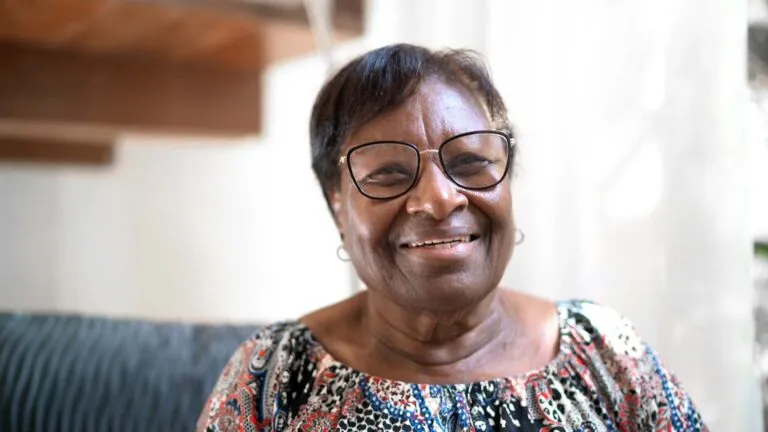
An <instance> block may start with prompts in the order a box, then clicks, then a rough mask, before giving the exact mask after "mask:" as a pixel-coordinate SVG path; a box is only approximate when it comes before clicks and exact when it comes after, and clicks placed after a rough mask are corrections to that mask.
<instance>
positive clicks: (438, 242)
mask: <svg viewBox="0 0 768 432" xmlns="http://www.w3.org/2000/svg"><path fill="white" fill-rule="evenodd" d="M475 239H477V236H476V235H471V234H470V235H465V236H457V237H451V238H443V239H430V240H424V241H416V242H411V243H406V244H405V245H403V246H404V247H406V248H409V249H413V248H431V249H449V248H452V247H454V246H456V245H459V244H462V243H470V242H472V241H474V240H475Z"/></svg>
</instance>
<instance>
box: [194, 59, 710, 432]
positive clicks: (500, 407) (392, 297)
mask: <svg viewBox="0 0 768 432" xmlns="http://www.w3.org/2000/svg"><path fill="white" fill-rule="evenodd" d="M310 135H311V144H312V154H313V168H314V170H315V173H316V174H317V177H318V179H319V181H320V184H321V186H322V188H323V192H324V193H325V197H326V199H327V202H328V205H329V209H330V210H331V212H332V214H333V217H334V220H335V222H336V226H337V228H338V231H339V234H340V236H341V239H342V243H343V247H344V248H345V249H346V250H347V252H348V254H349V257H350V260H351V262H352V264H353V265H354V267H355V270H356V271H357V273H358V275H359V276H360V278H361V280H362V281H363V282H364V283H365V285H366V286H367V288H368V289H367V290H366V291H364V292H362V293H360V294H358V295H356V296H354V297H352V298H350V299H348V300H346V301H344V302H341V303H339V304H336V305H333V306H330V307H328V308H325V309H322V310H319V311H316V312H314V313H312V314H310V315H308V316H305V317H303V318H301V319H300V320H298V321H288V322H281V323H277V324H273V325H271V326H268V327H266V328H265V329H263V330H262V331H260V332H259V333H258V334H256V335H254V337H253V338H251V339H250V340H248V341H246V342H245V343H244V344H243V345H242V346H241V347H240V349H239V350H238V351H237V352H236V353H235V354H234V356H233V357H232V359H231V361H230V362H229V364H228V365H227V367H226V369H225V370H224V372H223V373H222V376H221V378H220V380H219V383H218V384H217V385H216V388H215V389H214V390H213V393H212V394H211V397H210V399H209V402H208V404H207V405H206V407H205V408H204V410H203V413H202V415H201V417H200V420H199V423H198V429H199V430H201V431H230V430H232V431H234V430H313V431H330V430H360V431H380V430H402V431H410V430H414V431H415V430H424V431H427V430H428V431H435V430H440V431H454V430H456V431H458V430H461V431H475V430H501V431H536V432H541V431H577V430H579V431H613V430H628V431H670V430H675V431H701V430H706V427H705V426H704V425H703V424H702V422H701V419H700V416H699V414H698V412H697V411H696V410H695V408H694V405H693V403H692V402H691V400H690V398H689V397H688V396H687V394H686V393H685V392H684V391H683V390H682V388H681V387H680V385H679V383H678V381H677V380H676V378H675V377H674V376H673V375H672V374H671V373H670V372H668V371H667V370H665V369H664V368H663V366H662V364H661V362H660V360H659V359H658V357H657V355H656V354H655V353H654V351H653V350H652V349H651V348H650V347H649V346H647V345H646V344H645V343H644V342H643V341H642V340H641V339H640V338H639V337H638V336H637V335H636V334H635V332H634V331H633V329H632V326H631V324H630V323H629V322H628V321H627V320H626V319H623V318H622V317H621V316H620V315H618V314H616V313H615V312H613V311H611V310H609V309H607V308H604V307H601V306H597V305H595V304H592V303H588V302H582V301H564V302H560V303H552V302H549V301H547V300H544V299H541V298H537V297H533V296H529V295H525V294H522V293H520V292H518V291H514V290H510V289H505V288H502V287H500V286H499V281H500V280H501V277H502V274H503V272H504V270H505V269H506V266H507V264H508V263H509V260H510V259H511V257H512V254H513V251H514V248H515V245H516V243H519V241H518V242H516V241H515V238H516V237H519V238H520V239H522V237H521V236H520V234H521V233H520V232H519V231H518V230H517V229H516V227H515V223H514V218H513V211H512V191H511V185H510V178H511V171H512V168H513V167H514V161H515V150H516V141H515V138H514V135H513V133H512V129H511V127H510V125H509V121H508V120H507V117H506V108H505V105H504V102H503V101H502V99H501V97H500V96H499V93H498V92H497V91H496V89H495V87H494V86H493V83H492V81H491V79H490V77H489V75H488V73H487V71H486V69H485V67H484V65H483V63H482V61H481V60H480V59H479V58H478V57H477V56H476V55H475V54H473V53H472V52H468V51H441V52H433V51H429V50H427V49H425V48H420V47H416V46H411V45H394V46H389V47H384V48H381V49H378V50H374V51H371V52H369V53H367V54H365V55H363V56H361V57H359V58H357V59H356V60H353V61H352V62H350V63H349V64H348V65H346V66H345V67H344V68H343V69H341V70H340V71H339V72H338V73H337V74H336V75H335V76H334V77H333V78H332V79H331V80H330V81H329V82H328V83H326V85H325V86H324V87H323V89H322V90H321V92H320V94H319V95H318V97H317V100H316V103H315V107H314V110H313V113H312V120H311V125H310ZM518 233H519V234H518ZM534 288H535V287H534Z"/></svg>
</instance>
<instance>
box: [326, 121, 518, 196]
mask: <svg viewBox="0 0 768 432" xmlns="http://www.w3.org/2000/svg"><path fill="white" fill-rule="evenodd" d="M478 134H493V135H498V136H500V137H502V138H504V140H505V141H506V142H507V163H506V165H505V166H504V173H503V174H502V175H501V177H499V180H498V181H497V182H496V183H494V184H492V185H489V186H483V187H477V188H475V187H467V186H463V185H461V184H459V182H457V181H456V180H455V179H454V178H453V177H452V176H451V175H450V174H448V171H447V170H446V169H445V161H444V160H443V148H444V147H445V146H446V145H447V144H448V143H450V142H451V141H454V140H457V139H459V138H462V137H465V136H469V135H478ZM387 143H389V144H400V145H404V146H406V147H409V148H411V149H413V151H414V152H416V156H417V157H416V175H415V176H414V177H413V181H412V182H411V184H410V185H408V187H407V188H405V189H404V190H403V192H400V193H398V194H396V195H392V196H388V197H376V196H371V195H368V194H367V193H365V192H364V191H363V189H362V188H361V187H360V185H359V184H358V183H357V179H356V178H355V175H354V173H353V172H352V164H350V163H349V160H350V156H351V155H352V153H353V152H354V151H355V150H357V149H360V148H363V147H368V146H372V145H376V144H387ZM515 145H517V141H516V140H515V137H514V136H512V135H511V134H508V133H506V132H502V131H498V130H476V131H470V132H464V133H460V134H458V135H454V136H452V137H450V138H448V139H446V140H445V141H443V142H442V143H441V144H440V146H438V148H437V149H427V150H419V148H418V147H416V146H415V145H414V144H411V143H408V142H405V141H394V140H381V141H371V142H366V143H363V144H360V145H357V146H354V147H352V148H350V149H349V150H347V153H346V154H345V155H343V156H341V157H339V163H338V164H339V165H341V164H344V165H346V166H347V171H348V172H349V177H350V178H351V179H352V183H354V184H355V187H356V188H357V190H358V191H359V192H360V193H361V194H363V196H365V197H366V198H369V199H372V200H381V201H383V200H391V199H395V198H398V197H401V196H403V195H405V194H407V193H408V192H410V190H411V189H413V187H414V186H415V185H416V183H418V182H419V179H420V178H421V154H422V153H434V152H437V156H438V158H439V159H440V169H441V170H442V171H443V174H444V175H445V177H446V178H448V180H450V181H451V183H453V184H455V185H456V186H458V187H460V188H462V189H466V190H486V189H491V188H493V187H496V186H497V185H498V184H499V183H501V182H502V181H503V180H504V178H505V177H506V176H507V174H508V173H509V168H510V165H511V164H512V158H511V155H512V149H513V148H514V147H515Z"/></svg>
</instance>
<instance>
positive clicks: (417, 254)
mask: <svg viewBox="0 0 768 432" xmlns="http://www.w3.org/2000/svg"><path fill="white" fill-rule="evenodd" d="M478 238H479V236H477V235H464V236H456V237H446V238H435V239H430V240H421V241H413V242H409V243H406V244H404V245H403V246H402V247H401V249H400V250H402V251H403V252H404V254H405V255H406V256H409V257H412V258H415V259H417V260H419V261H422V262H423V261H427V262H445V261H448V262H451V261H454V262H455V261H460V260H463V259H466V258H468V257H469V256H471V255H473V253H474V252H476V251H475V248H476V247H477V242H476V241H475V240H477V239H478Z"/></svg>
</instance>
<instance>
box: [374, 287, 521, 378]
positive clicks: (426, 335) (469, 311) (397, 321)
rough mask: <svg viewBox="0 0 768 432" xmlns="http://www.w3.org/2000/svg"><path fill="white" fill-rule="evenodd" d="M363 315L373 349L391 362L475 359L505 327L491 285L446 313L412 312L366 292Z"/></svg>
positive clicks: (446, 363)
mask: <svg viewBox="0 0 768 432" xmlns="http://www.w3.org/2000/svg"><path fill="white" fill-rule="evenodd" d="M377 304H378V306H377ZM365 315H366V317H365V319H364V323H363V324H364V328H366V329H367V330H368V332H369V334H370V336H371V338H372V340H373V342H374V343H373V347H372V348H373V350H374V352H376V353H378V354H379V355H382V356H383V357H382V358H384V359H387V360H388V361H389V362H392V363H395V364H394V365H393V366H397V365H398V364H402V363H403V362H404V363H406V364H410V365H413V366H418V367H435V368H450V367H451V366H455V365H458V364H460V363H462V361H466V360H468V359H470V358H477V357H479V356H478V355H479V354H480V353H481V352H483V351H485V349H487V348H490V347H491V346H492V345H493V342H494V340H497V338H498V336H500V335H501V334H502V333H503V332H504V330H505V329H506V327H507V326H509V322H508V321H509V320H508V319H507V316H506V314H505V311H504V308H503V306H502V305H501V304H500V296H498V295H497V290H495V289H494V290H493V291H492V292H491V293H490V294H489V295H488V296H487V297H486V298H484V299H483V300H481V301H480V302H478V303H477V304H475V305H472V306H470V307H467V308H465V309H463V310H460V311H455V312H446V313H442V312H421V313H420V312H416V311H414V310H410V309H406V308H403V307H401V306H399V305H396V304H394V303H392V302H390V301H388V300H387V299H380V298H377V297H376V295H375V294H374V293H372V292H370V291H368V293H367V299H366V314H365Z"/></svg>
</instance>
